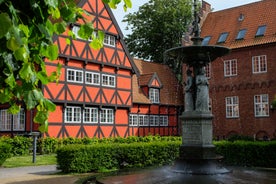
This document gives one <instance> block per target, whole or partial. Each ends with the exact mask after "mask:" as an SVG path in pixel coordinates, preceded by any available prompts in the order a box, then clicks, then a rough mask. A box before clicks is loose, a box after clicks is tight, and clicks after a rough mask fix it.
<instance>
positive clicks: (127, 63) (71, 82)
mask: <svg viewBox="0 0 276 184" xmlns="http://www.w3.org/2000/svg"><path fill="white" fill-rule="evenodd" d="M77 2H78V6H79V7H81V8H83V9H84V10H85V11H86V12H87V13H89V14H90V16H87V21H89V22H91V23H92V24H93V25H94V28H95V30H96V31H98V30H99V31H102V32H104V34H105V38H104V46H103V48H101V49H99V50H94V49H92V48H91V47H90V46H89V43H90V41H91V40H84V39H81V38H80V37H79V36H78V30H79V29H80V25H81V24H83V22H82V21H79V22H76V23H74V24H70V25H68V27H67V30H66V31H65V33H64V34H62V35H58V36H55V37H54V38H53V39H54V43H55V44H57V45H58V49H59V57H58V59H57V60H55V61H48V60H45V64H46V68H47V71H48V72H49V73H50V72H52V71H55V70H56V68H57V66H58V65H59V64H61V65H62V68H61V73H62V74H61V76H60V79H59V82H58V83H54V82H53V83H50V84H47V85H44V86H42V90H43V94H44V96H45V97H46V98H48V99H50V100H51V101H52V102H54V103H55V104H56V110H55V111H54V112H52V113H50V116H49V120H48V123H49V126H48V132H47V133H45V134H44V136H50V137H59V138H62V137H99V138H102V137H115V136H120V137H127V136H131V135H138V136H143V135H148V134H152V135H153V134H160V135H177V134H178V116H179V113H180V109H181V108H182V104H183V103H182V95H181V94H182V89H181V87H179V85H178V84H177V81H176V78H175V77H174V76H173V74H172V73H171V71H170V70H169V68H168V67H167V66H165V65H158V64H152V63H148V62H142V61H135V62H134V61H133V58H131V57H130V55H129V53H128V50H127V48H126V45H125V43H124V41H123V34H122V32H121V30H120V28H119V26H118V24H117V22H116V20H115V18H114V16H113V14H112V11H111V10H110V8H109V7H108V6H107V5H105V4H103V2H102V0H79V1H77ZM70 32H72V33H73V34H75V37H76V39H72V36H70ZM68 40H70V44H68ZM174 90H176V92H175V91H174ZM179 95H181V96H179ZM176 97H177V98H176ZM178 97H179V98H178ZM175 98H176V99H175ZM33 115H34V112H33V111H29V112H25V111H24V109H22V111H20V113H19V114H18V115H11V114H8V113H7V109H6V108H5V107H3V108H2V109H1V110H0V121H1V124H0V125H1V126H0V133H1V134H2V135H3V134H13V135H16V134H24V133H29V132H32V131H37V130H38V126H37V124H34V123H33V122H32V118H33Z"/></svg>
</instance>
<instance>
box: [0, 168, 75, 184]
mask: <svg viewBox="0 0 276 184" xmlns="http://www.w3.org/2000/svg"><path fill="white" fill-rule="evenodd" d="M59 172H60V171H59V170H57V169H56V165H47V166H31V167H17V168H0V183H1V184H63V183H66V184H74V183H75V182H76V181H77V180H78V179H79V178H80V176H79V175H59V174H57V173H59Z"/></svg>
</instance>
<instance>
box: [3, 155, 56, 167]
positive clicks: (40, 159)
mask: <svg viewBox="0 0 276 184" xmlns="http://www.w3.org/2000/svg"><path fill="white" fill-rule="evenodd" d="M55 164H57V159H56V154H50V155H36V162H35V163H33V156H32V155H28V156H14V157H11V158H8V159H7V160H6V161H5V162H4V163H3V165H2V166H3V167H8V168H11V167H24V166H38V165H55Z"/></svg>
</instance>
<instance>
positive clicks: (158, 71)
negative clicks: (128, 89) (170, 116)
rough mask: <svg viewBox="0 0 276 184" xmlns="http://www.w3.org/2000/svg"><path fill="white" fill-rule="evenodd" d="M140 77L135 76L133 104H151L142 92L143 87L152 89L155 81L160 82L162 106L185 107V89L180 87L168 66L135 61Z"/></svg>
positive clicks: (133, 80) (133, 79)
mask: <svg viewBox="0 0 276 184" xmlns="http://www.w3.org/2000/svg"><path fill="white" fill-rule="evenodd" d="M134 63H135V65H136V66H137V68H138V70H139V73H140V75H133V77H132V85H133V86H132V87H133V102H134V103H151V102H150V100H149V99H148V97H147V96H145V94H144V93H143V92H142V90H141V88H140V87H142V86H148V87H151V85H152V82H153V81H154V80H157V82H158V81H159V82H160V84H161V86H160V104H162V105H183V97H184V96H183V88H182V85H180V84H179V83H178V81H177V79H176V77H175V75H174V73H173V72H172V71H171V69H170V68H169V67H168V66H167V65H163V64H158V63H153V62H146V61H142V60H138V59H134Z"/></svg>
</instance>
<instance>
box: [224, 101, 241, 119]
mask: <svg viewBox="0 0 276 184" xmlns="http://www.w3.org/2000/svg"><path fill="white" fill-rule="evenodd" d="M225 103H226V118H237V117H239V99H238V97H237V96H233V97H226V98H225Z"/></svg>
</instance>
